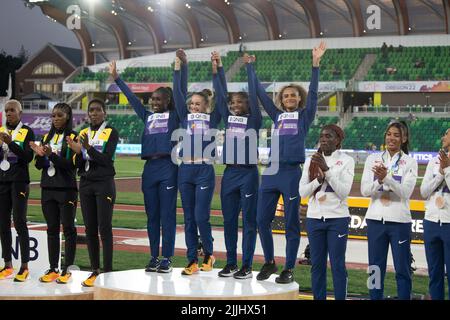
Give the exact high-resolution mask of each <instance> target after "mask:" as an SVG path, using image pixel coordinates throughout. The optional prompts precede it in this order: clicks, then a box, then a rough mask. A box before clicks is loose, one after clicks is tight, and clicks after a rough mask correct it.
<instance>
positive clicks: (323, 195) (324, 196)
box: [316, 191, 327, 203]
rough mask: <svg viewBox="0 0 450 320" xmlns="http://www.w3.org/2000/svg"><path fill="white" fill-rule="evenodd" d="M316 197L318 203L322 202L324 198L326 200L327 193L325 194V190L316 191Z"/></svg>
mask: <svg viewBox="0 0 450 320" xmlns="http://www.w3.org/2000/svg"><path fill="white" fill-rule="evenodd" d="M316 198H317V200H319V202H320V203H324V202H325V200H327V195H326V194H325V192H322V191H319V192H317V195H316Z"/></svg>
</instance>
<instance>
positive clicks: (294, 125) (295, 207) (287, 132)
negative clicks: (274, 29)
mask: <svg viewBox="0 0 450 320" xmlns="http://www.w3.org/2000/svg"><path fill="white" fill-rule="evenodd" d="M248 72H249V74H248V76H249V77H250V78H251V79H252V81H254V83H255V87H256V92H255V91H253V90H252V91H250V92H249V93H250V95H255V94H257V95H258V98H259V99H260V100H261V102H262V105H263V107H264V109H265V110H266V112H267V113H268V115H269V116H270V117H271V118H272V120H273V122H274V123H275V129H277V130H276V131H277V132H276V133H275V135H277V138H279V154H278V156H279V170H278V172H277V173H276V174H274V175H266V174H265V172H264V173H263V176H262V181H261V186H260V189H259V192H258V209H257V224H258V231H259V235H260V238H261V244H262V247H263V250H264V258H265V260H266V262H269V261H271V260H273V259H274V248H273V238H272V229H271V223H272V220H273V218H274V217H275V209H276V206H277V202H278V198H279V197H280V194H281V195H283V200H284V215H285V225H286V241H287V244H286V264H285V269H293V268H294V267H295V260H296V258H297V252H298V248H299V246H300V219H299V205H300V195H299V192H298V186H299V182H300V178H301V174H302V173H301V168H300V165H301V164H303V163H304V162H305V138H306V134H307V133H308V130H309V127H310V126H311V123H312V121H313V120H314V117H315V114H316V111H317V89H318V83H319V68H316V67H313V68H312V77H311V82H310V86H309V93H308V98H307V101H306V108H305V109H302V110H299V111H295V112H290V113H283V112H282V111H280V110H279V109H278V108H277V107H276V106H275V104H274V103H273V101H272V99H270V98H269V97H268V96H267V94H266V92H265V89H264V88H263V87H262V85H261V83H260V82H259V80H258V78H257V77H256V74H255V71H254V69H253V66H250V67H249V69H248ZM286 116H287V117H286ZM290 116H294V119H293V118H289V117H290ZM273 140H274V139H272V146H271V158H272V159H273V158H274V154H273V152H274V151H275V150H274V142H273ZM272 161H273V160H272Z"/></svg>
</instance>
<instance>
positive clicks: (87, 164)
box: [84, 160, 89, 172]
mask: <svg viewBox="0 0 450 320" xmlns="http://www.w3.org/2000/svg"><path fill="white" fill-rule="evenodd" d="M84 171H86V172H88V171H89V160H86V163H85V164H84Z"/></svg>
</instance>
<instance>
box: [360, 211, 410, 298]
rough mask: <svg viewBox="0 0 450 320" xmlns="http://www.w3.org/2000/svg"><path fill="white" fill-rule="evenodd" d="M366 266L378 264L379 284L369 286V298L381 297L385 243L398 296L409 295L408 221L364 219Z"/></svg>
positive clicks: (385, 256)
mask: <svg viewBox="0 0 450 320" xmlns="http://www.w3.org/2000/svg"><path fill="white" fill-rule="evenodd" d="M366 222H367V242H368V245H369V266H378V267H379V268H380V272H381V274H380V276H381V287H380V288H379V289H378V288H373V289H370V290H369V294H370V299H371V300H382V299H383V292H384V276H385V274H386V263H387V253H388V250H389V245H390V246H391V250H392V258H393V259H394V266H395V279H396V280H397V292H398V298H399V299H400V300H410V299H411V290H412V282H411V223H399V222H389V221H378V220H372V219H366Z"/></svg>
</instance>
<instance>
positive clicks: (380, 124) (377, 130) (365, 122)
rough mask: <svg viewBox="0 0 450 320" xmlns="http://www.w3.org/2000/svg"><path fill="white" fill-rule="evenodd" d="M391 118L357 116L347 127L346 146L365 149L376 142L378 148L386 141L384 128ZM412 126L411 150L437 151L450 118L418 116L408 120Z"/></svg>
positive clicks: (449, 123)
mask: <svg viewBox="0 0 450 320" xmlns="http://www.w3.org/2000/svg"><path fill="white" fill-rule="evenodd" d="M390 120H391V118H378V117H355V118H353V120H352V121H351V122H350V123H349V124H348V125H347V127H346V128H345V130H344V131H345V136H346V138H345V140H344V146H343V147H344V148H346V149H355V150H365V149H368V148H369V146H370V145H372V144H375V146H376V147H377V150H379V149H380V146H381V145H382V144H383V143H384V130H385V128H386V126H387V124H388V123H389V121H390ZM407 123H408V125H409V128H410V150H411V151H437V150H439V148H440V147H441V137H442V134H443V133H444V132H445V130H446V129H447V128H449V127H450V118H418V119H416V120H415V121H412V122H410V121H407Z"/></svg>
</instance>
